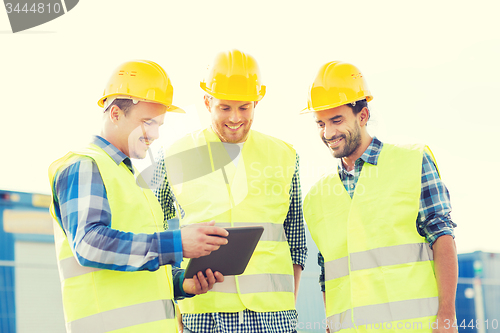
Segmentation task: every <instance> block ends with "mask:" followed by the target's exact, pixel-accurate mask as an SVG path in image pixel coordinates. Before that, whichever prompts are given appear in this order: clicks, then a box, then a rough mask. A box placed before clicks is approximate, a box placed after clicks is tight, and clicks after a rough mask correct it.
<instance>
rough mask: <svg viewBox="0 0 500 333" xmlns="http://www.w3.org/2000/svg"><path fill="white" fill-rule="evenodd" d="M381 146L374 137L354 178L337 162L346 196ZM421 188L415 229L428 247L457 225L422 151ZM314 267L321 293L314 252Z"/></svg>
mask: <svg viewBox="0 0 500 333" xmlns="http://www.w3.org/2000/svg"><path fill="white" fill-rule="evenodd" d="M382 146H383V143H382V142H380V140H378V139H377V138H376V137H374V138H373V140H372V142H371V143H370V145H369V146H368V148H367V149H366V150H365V152H364V153H363V155H361V157H360V158H358V159H357V160H356V162H355V164H354V175H352V174H350V173H349V172H348V171H347V170H346V169H345V168H344V166H343V164H342V160H340V159H339V165H338V172H339V176H340V179H341V180H342V183H343V184H344V187H345V189H346V191H347V192H348V193H349V195H350V196H351V198H352V196H353V195H354V190H355V189H356V184H357V182H358V179H359V175H360V174H361V170H362V168H363V165H364V164H365V163H370V164H372V165H377V161H378V157H379V155H380V151H381V150H382ZM421 184H422V188H421V194H420V207H419V210H418V215H417V221H416V227H417V231H418V233H419V234H420V235H421V236H422V237H425V238H426V239H427V241H428V242H429V244H430V246H431V247H432V245H433V244H434V242H435V241H436V240H437V239H438V238H439V237H441V236H443V235H451V236H453V237H455V236H454V234H453V228H455V227H456V226H457V225H456V224H455V223H453V221H451V218H450V212H451V204H450V195H449V193H448V189H447V188H446V186H445V185H444V183H443V182H442V181H441V178H439V174H438V172H437V169H436V166H435V164H434V161H433V159H432V157H431V156H429V154H428V153H427V152H425V151H424V156H423V159H422V182H421ZM318 265H319V266H320V267H321V274H320V277H319V284H320V286H321V291H325V261H324V258H323V256H322V255H321V253H318Z"/></svg>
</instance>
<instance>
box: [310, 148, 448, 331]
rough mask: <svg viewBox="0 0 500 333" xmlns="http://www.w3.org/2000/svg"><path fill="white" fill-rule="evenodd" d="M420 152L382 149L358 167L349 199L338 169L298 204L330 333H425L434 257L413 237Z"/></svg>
mask: <svg viewBox="0 0 500 333" xmlns="http://www.w3.org/2000/svg"><path fill="white" fill-rule="evenodd" d="M423 149H424V147H423V146H419V145H413V146H406V147H397V146H394V145H389V144H384V146H383V148H382V151H381V153H380V156H379V159H378V163H377V165H372V164H369V163H365V164H364V166H363V169H362V171H361V174H360V177H359V180H358V182H357V185H356V189H355V192H354V195H353V197H352V199H351V197H350V196H349V194H348V193H347V191H346V190H345V188H344V185H343V183H342V181H341V180H340V177H339V174H338V172H337V169H336V168H335V170H334V171H332V172H331V173H329V174H327V175H325V176H323V177H322V179H320V180H319V181H318V182H317V183H316V184H315V185H314V186H313V187H312V188H311V190H310V191H309V193H308V194H307V196H306V198H305V200H304V217H305V219H306V222H307V225H308V227H309V230H310V232H311V236H312V238H313V239H314V242H315V243H316V245H317V246H318V249H319V250H320V252H321V254H322V255H323V257H324V259H325V293H326V317H327V321H328V324H329V327H330V331H331V332H337V331H340V330H346V331H348V330H351V331H352V332H373V333H375V332H378V331H380V330H381V329H391V328H392V329H393V330H394V331H397V330H398V329H401V330H404V332H417V331H418V332H423V331H428V332H430V331H432V326H431V324H432V322H433V321H434V320H435V318H436V314H437V310H438V290H437V283H436V277H435V274H434V262H433V252H432V250H431V249H430V247H429V244H428V242H427V241H426V239H425V238H424V237H422V236H420V235H419V234H418V232H417V230H416V219H417V215H418V210H419V200H420V192H421V174H422V157H423V155H422V154H423Z"/></svg>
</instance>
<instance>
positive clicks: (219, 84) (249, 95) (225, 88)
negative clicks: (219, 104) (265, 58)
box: [200, 50, 266, 101]
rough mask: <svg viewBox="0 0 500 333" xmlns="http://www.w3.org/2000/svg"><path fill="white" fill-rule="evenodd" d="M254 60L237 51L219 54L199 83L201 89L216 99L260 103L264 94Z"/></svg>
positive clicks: (264, 90) (263, 87) (264, 89)
mask: <svg viewBox="0 0 500 333" xmlns="http://www.w3.org/2000/svg"><path fill="white" fill-rule="evenodd" d="M260 81H261V78H260V72H259V65H257V61H255V58H254V57H252V56H251V55H249V54H246V53H243V52H241V51H238V50H230V51H226V52H220V53H219V54H217V56H216V57H215V60H214V62H213V64H212V66H210V67H209V69H208V74H207V76H206V78H205V79H204V80H203V81H201V82H200V87H201V89H203V90H205V91H206V92H207V93H208V94H210V95H212V96H213V97H215V98H217V99H226V100H232V101H260V100H261V99H262V98H263V97H264V95H265V94H266V86H264V85H262V84H261V82H260Z"/></svg>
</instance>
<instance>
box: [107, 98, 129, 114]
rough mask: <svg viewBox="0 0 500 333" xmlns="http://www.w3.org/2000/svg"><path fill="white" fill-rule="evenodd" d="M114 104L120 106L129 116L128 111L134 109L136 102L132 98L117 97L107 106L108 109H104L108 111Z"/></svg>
mask: <svg viewBox="0 0 500 333" xmlns="http://www.w3.org/2000/svg"><path fill="white" fill-rule="evenodd" d="M113 105H116V106H117V107H119V108H120V109H121V110H122V111H123V114H124V115H125V116H127V113H129V112H130V110H132V108H133V107H134V105H136V104H134V102H133V101H132V100H131V99H127V98H117V99H115V100H114V101H113V103H111V104H109V106H108V107H107V108H106V110H104V112H106V111H108V110H109V109H110V108H111V107H112V106H113Z"/></svg>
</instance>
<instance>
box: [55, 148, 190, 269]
mask: <svg viewBox="0 0 500 333" xmlns="http://www.w3.org/2000/svg"><path fill="white" fill-rule="evenodd" d="M54 191H55V209H56V214H57V216H58V219H59V221H60V223H62V227H63V229H64V231H65V233H66V235H67V237H68V241H69V244H70V246H71V248H72V250H73V253H74V254H75V257H76V258H77V260H78V262H79V263H80V264H81V265H82V266H89V267H96V268H101V269H110V270H117V271H140V270H149V271H154V270H157V269H158V268H159V267H160V266H162V265H166V264H174V263H175V262H177V261H181V260H182V241H181V236H180V231H179V230H177V231H164V232H157V233H154V234H135V233H130V232H123V231H119V230H116V229H112V225H111V211H110V207H109V203H108V199H107V194H106V189H105V187H104V184H103V181H102V177H101V175H100V173H99V170H98V168H97V165H96V163H95V162H94V161H93V160H92V159H90V158H85V157H79V158H78V159H77V160H75V161H73V164H71V165H69V166H68V167H66V168H65V169H63V170H62V171H61V172H60V173H59V174H58V175H57V176H56V182H55V186H54Z"/></svg>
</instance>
